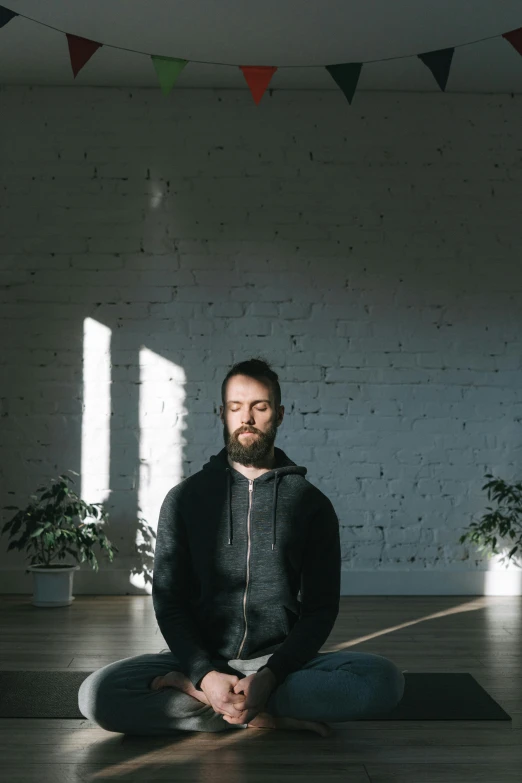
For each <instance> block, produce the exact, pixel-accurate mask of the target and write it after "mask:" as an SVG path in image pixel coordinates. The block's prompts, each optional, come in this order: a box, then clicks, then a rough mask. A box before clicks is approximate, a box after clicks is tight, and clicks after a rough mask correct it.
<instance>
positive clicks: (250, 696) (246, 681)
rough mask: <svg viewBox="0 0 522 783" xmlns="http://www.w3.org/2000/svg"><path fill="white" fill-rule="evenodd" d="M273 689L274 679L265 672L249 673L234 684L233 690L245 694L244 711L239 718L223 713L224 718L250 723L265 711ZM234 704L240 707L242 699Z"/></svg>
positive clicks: (230, 721)
mask: <svg viewBox="0 0 522 783" xmlns="http://www.w3.org/2000/svg"><path fill="white" fill-rule="evenodd" d="M263 671H265V669H263ZM273 689H274V683H273V681H272V680H271V679H270V678H269V677H268V676H266V675H263V672H255V673H254V674H249V675H248V677H243V679H241V680H239V681H238V682H237V683H236V684H235V685H234V687H233V689H232V691H231V692H233V693H237V694H240V693H243V694H244V696H245V698H244V701H243V711H242V712H241V713H240V714H239V715H238V716H237V718H232V717H230V715H223V719H224V720H226V721H227V723H249V722H250V721H252V720H254V718H255V717H256V715H258V714H259V713H260V712H262V711H263V709H264V707H265V705H266V702H267V701H268V699H269V698H270V694H271V693H272V691H273ZM234 706H235V707H237V708H238V709H239V708H240V706H241V700H238V701H237V702H234Z"/></svg>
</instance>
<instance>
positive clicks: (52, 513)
mask: <svg viewBox="0 0 522 783" xmlns="http://www.w3.org/2000/svg"><path fill="white" fill-rule="evenodd" d="M69 472H70V473H74V474H75V475H76V476H78V475H79V474H78V473H76V472H75V471H74V470H72V471H69ZM69 481H70V482H72V483H73V484H74V480H73V479H72V478H70V477H69V476H65V475H60V476H59V479H58V480H53V482H54V483H53V484H52V486H51V487H50V488H47V487H38V489H37V490H36V491H37V492H40V493H41V496H40V498H38V496H37V495H31V496H30V498H31V500H32V501H33V502H32V503H29V505H27V506H26V507H25V508H24V509H18V508H17V506H4V509H8V510H16V511H17V513H16V514H15V515H14V517H13V518H12V519H10V520H9V521H8V522H6V524H5V525H4V526H3V528H2V531H1V533H2V535H3V534H4V533H6V532H8V533H9V537H10V538H13V540H12V541H11V542H10V544H9V546H8V548H7V551H9V550H10V549H23V547H24V546H25V548H26V551H27V552H28V551H29V550H30V549H33V550H34V554H33V555H32V556H31V565H30V566H29V567H28V568H27V570H26V573H28V572H32V574H33V588H34V592H33V601H32V603H33V605H34V606H68V605H69V604H71V603H72V602H73V601H74V597H73V595H72V586H73V576H74V572H75V571H77V570H78V569H79V567H80V566H79V565H74V564H71V563H63V564H60V563H54V562H51V561H53V560H55V559H56V558H58V560H63V559H64V557H65V556H66V554H67V555H70V556H71V557H72V558H74V559H75V560H76V561H77V562H79V563H83V562H85V560H88V561H89V562H90V563H91V565H92V567H93V569H94V570H95V571H97V570H98V561H97V559H96V555H95V554H94V552H93V546H94V545H95V544H98V545H99V546H100V548H101V549H102V553H103V550H105V552H106V553H107V555H108V557H109V561H110V562H112V560H113V557H114V553H115V552H118V548H117V547H116V546H114V544H111V542H110V541H109V539H108V538H107V536H106V535H105V533H104V532H103V529H102V523H104V522H106V521H107V517H108V514H107V512H106V511H105V510H104V509H102V508H98V507H101V506H102V504H101V503H91V504H89V503H86V502H85V501H83V500H82V499H81V498H79V497H78V495H77V494H76V493H75V492H74V490H72V489H70V487H69V486H68V484H67V482H69ZM98 516H99V518H100V521H99V522H85V521H84V520H85V518H86V517H94V518H95V519H97V518H98ZM78 519H80V520H81V522H79V524H77V520H78ZM18 533H20V538H18V539H16V540H15V539H14V536H16V535H17V534H18Z"/></svg>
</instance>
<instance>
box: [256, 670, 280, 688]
mask: <svg viewBox="0 0 522 783" xmlns="http://www.w3.org/2000/svg"><path fill="white" fill-rule="evenodd" d="M258 674H259V676H260V677H265V678H266V679H267V680H268V681H269V682H270V683H271V684H272V687H274V686H275V685H277V679H276V676H275V674H274V672H273V671H272V669H270V668H269V667H268V666H265V668H264V669H261V671H259V672H258Z"/></svg>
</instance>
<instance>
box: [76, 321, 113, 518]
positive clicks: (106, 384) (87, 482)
mask: <svg viewBox="0 0 522 783" xmlns="http://www.w3.org/2000/svg"><path fill="white" fill-rule="evenodd" d="M111 334H112V333H111V330H110V329H109V328H108V327H107V326H105V325H104V324H101V323H99V322H98V321H95V320H94V319H93V318H86V319H85V320H84V323H83V412H82V443H81V470H80V475H81V497H82V499H83V500H85V502H86V503H103V502H104V501H105V500H107V499H108V497H109V495H110V486H109V484H110V437H111V432H110V428H111Z"/></svg>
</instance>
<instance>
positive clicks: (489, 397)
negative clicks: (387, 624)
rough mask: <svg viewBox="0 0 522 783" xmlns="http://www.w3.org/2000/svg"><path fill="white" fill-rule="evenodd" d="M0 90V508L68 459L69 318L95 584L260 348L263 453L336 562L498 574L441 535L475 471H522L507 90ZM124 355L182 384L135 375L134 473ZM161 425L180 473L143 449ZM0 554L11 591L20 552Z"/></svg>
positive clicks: (215, 446) (211, 437)
mask: <svg viewBox="0 0 522 783" xmlns="http://www.w3.org/2000/svg"><path fill="white" fill-rule="evenodd" d="M0 100H1V107H2V116H3V118H4V119H3V121H2V123H1V125H0V145H1V146H0V151H1V161H0V164H1V173H0V177H1V182H0V184H1V227H0V234H1V237H0V264H1V272H0V274H1V278H0V302H1V322H0V324H1V338H0V339H1V346H2V353H1V358H0V360H1V364H2V368H1V370H2V384H1V388H0V396H1V400H0V404H1V422H2V429H1V432H2V437H1V442H0V448H1V468H2V487H1V496H0V505H1V506H4V505H8V504H11V505H12V504H15V505H25V503H26V502H27V499H28V496H29V494H30V493H32V492H34V490H35V489H36V487H37V486H39V485H40V484H41V483H42V482H45V481H48V480H49V479H50V478H51V477H53V476H56V475H58V473H61V472H64V471H65V470H67V469H72V470H78V471H80V468H81V460H80V455H81V438H82V340H83V323H84V320H85V319H86V318H91V319H94V320H95V321H97V322H99V323H101V324H104V325H105V326H106V327H108V328H109V329H110V330H111V335H112V347H111V357H110V358H111V361H112V386H111V394H112V410H113V416H112V435H111V474H110V488H111V489H112V492H111V496H110V501H109V505H108V508H109V510H110V511H111V514H112V517H111V518H112V519H113V521H112V523H111V528H110V531H109V535H110V536H111V537H112V538H113V540H114V542H115V543H117V545H118V546H119V547H120V556H119V557H118V558H117V560H115V562H114V564H113V565H112V566H110V565H109V564H105V561H103V560H102V561H101V570H102V572H106V570H107V571H111V572H114V574H113V575H112V576H111V575H109V574H108V573H106V577H107V579H112V580H113V581H112V583H111V588H110V589H111V590H113V591H120V592H125V591H128V590H129V584H128V574H127V572H126V571H125V568H126V567H127V566H128V565H129V564H130V563H131V562H132V557H131V548H132V546H131V545H132V542H133V540H134V536H135V523H134V520H135V518H136V513H137V512H136V504H137V502H138V499H139V491H140V487H141V488H143V484H144V481H145V479H144V476H145V475H147V476H149V477H150V476H152V480H150V481H149V483H148V485H147V493H146V501H145V504H144V505H145V507H144V508H143V516H145V518H147V519H148V521H149V522H150V523H151V524H152V525H153V526H156V524H157V512H158V511H159V505H160V503H161V501H162V499H163V496H164V494H165V491H166V489H165V488H167V489H168V488H169V487H170V486H172V485H173V484H174V483H177V482H178V481H179V480H180V478H181V477H183V476H186V475H190V474H192V473H194V472H196V471H197V470H199V469H200V468H201V466H202V464H203V462H205V461H206V460H207V459H208V457H209V455H211V454H213V453H217V451H218V450H219V449H220V448H221V447H222V445H223V441H222V434H221V426H220V422H219V419H218V415H217V413H218V410H219V403H220V385H221V381H222V379H223V377H224V376H225V374H226V372H227V371H228V369H229V367H230V366H231V365H232V363H234V362H235V361H239V360H241V359H244V358H249V357H250V356H254V355H258V354H261V355H263V356H265V357H266V358H267V359H268V360H269V361H270V362H271V363H272V364H273V366H274V369H275V370H276V371H277V372H278V373H279V375H280V383H281V388H282V395H283V404H284V405H285V406H286V416H285V420H284V423H283V425H282V427H281V429H280V430H279V432H278V438H277V440H276V444H277V445H279V446H280V447H281V448H283V449H284V450H285V451H287V453H288V454H289V456H290V457H291V458H292V459H294V460H295V461H296V462H298V463H299V464H304V465H306V466H307V467H308V471H309V472H308V477H309V479H310V480H311V481H312V482H313V483H315V484H316V485H317V486H319V488H320V489H321V490H322V491H324V492H325V493H326V494H327V495H328V496H329V497H330V499H331V500H332V502H333V504H334V506H335V508H336V510H337V513H338V515H339V518H340V521H341V525H342V551H343V561H344V564H343V570H344V571H347V572H351V571H357V572H358V571H363V570H369V571H373V572H374V573H377V572H379V571H382V572H389V571H398V572H402V573H407V574H408V577H412V575H413V573H414V572H425V571H433V572H440V575H441V584H442V583H443V582H444V581H445V580H446V579H447V575H448V573H450V572H451V573H455V572H465V573H469V572H472V571H478V572H482V571H485V570H487V569H488V568H500V566H497V565H494V564H493V562H492V561H488V560H487V559H486V558H484V557H481V556H480V555H478V554H477V552H476V551H474V548H473V547H469V546H460V545H459V544H458V543H457V542H458V538H459V536H460V535H462V533H463V532H464V529H465V527H466V526H467V525H468V524H469V523H470V521H472V519H473V518H477V517H478V516H480V515H481V514H482V513H485V506H486V505H487V503H488V501H487V498H486V493H485V492H483V491H482V489H481V487H482V485H483V484H484V483H485V481H486V479H485V478H484V474H485V473H487V472H492V473H494V474H495V475H496V476H498V477H502V478H505V479H506V480H510V481H516V480H520V475H519V465H520V456H521V447H520V443H521V438H520V418H521V412H522V370H521V360H520V356H521V351H520V339H519V333H520V328H521V322H522V317H521V312H522V310H521V289H522V271H521V270H522V268H521V265H520V251H521V249H522V234H521V231H520V199H521V196H522V176H521V166H520V149H519V146H520V144H519V128H520V124H521V121H522V97H521V96H515V97H511V96H504V95H498V96H497V95H495V96H491V95H462V94H447V95H445V94H431V93H430V94H419V93H404V94H397V93H359V94H358V95H357V96H356V100H355V101H354V104H353V105H352V106H351V107H350V106H349V105H348V104H347V102H346V101H345V99H344V98H343V96H342V94H341V93H340V92H336V91H328V92H321V91H311V92H305V91H288V92H279V91H275V92H274V93H273V94H272V95H270V94H269V93H267V94H266V95H265V97H264V98H263V101H262V102H261V104H260V105H259V106H258V107H256V106H255V105H254V103H253V101H252V99H251V97H250V96H249V94H248V92H246V91H235V90H222V91H219V90H215V91H213V90H182V89H179V90H174V92H173V93H172V94H171V96H170V97H169V98H167V99H166V98H164V97H163V96H162V94H161V93H160V91H159V90H148V89H95V88H92V89H91V88H80V87H72V88H47V89H46V88H34V89H31V88H25V87H3V88H1V89H0ZM143 347H147V348H149V349H150V350H151V351H154V352H155V353H156V354H158V355H159V356H161V357H165V359H167V360H168V361H169V362H172V364H173V365H175V366H177V367H180V368H182V370H183V371H184V375H185V378H186V383H185V384H184V386H183V389H184V392H185V393H186V398H185V399H184V400H183V399H182V398H180V399H178V401H177V402H174V403H172V404H170V403H169V402H168V401H169V399H170V389H171V387H169V386H167V387H163V388H162V387H161V386H158V388H157V391H155V387H154V386H152V393H151V391H150V388H151V387H150V385H149V392H148V394H149V396H148V398H147V399H148V400H149V403H148V407H147V410H148V414H149V421H150V423H149V424H148V427H149V428H150V429H148V433H149V434H148V442H149V443H152V448H151V449H150V453H148V455H147V457H146V459H145V460H143V459H142V467H141V468H140V452H139V438H138V434H139V429H140V428H139V423H138V419H137V415H136V407H137V404H138V399H139V394H140V386H139V384H138V380H139V370H138V366H137V365H138V363H139V362H138V355H139V351H140V350H141V349H142V348H143ZM172 383H175V381H173V382H172ZM165 400H167V405H166V407H165ZM174 421H178V422H180V421H183V422H184V425H183V426H182V427H181V429H183V434H182V436H181V437H180V435H179V432H178V434H177V435H176V437H175V438H174V440H173V441H172V442H173V443H178V444H179V445H178V446H177V451H178V457H179V464H180V466H181V472H180V473H179V475H177V474H176V471H175V467H173V463H172V462H171V461H169V455H171V453H172V449H171V448H168V449H167V450H166V452H165V451H164V450H163V449H160V448H159V446H158V449H157V451H156V449H155V448H154V443H155V440H154V439H155V438H157V439H158V440H160V439H161V437H162V434H163V433H164V432H165V430H166V429H168V428H169V427H172V426H173V422H174ZM176 438H177V440H176ZM160 452H161V453H160ZM144 462H145V465H143V463H144ZM145 468H146V472H145V473H143V472H140V470H141V471H143V470H144V469H145ZM77 488H78V487H77ZM98 489H99V492H103V491H104V490H105V495H104V497H105V496H106V494H107V490H108V489H109V487H103V486H100V487H98ZM142 499H143V496H142ZM86 500H88V501H90V502H94V501H96V500H98V498H95V497H88V498H86ZM10 515H11V514H10V513H7V512H3V516H2V524H3V522H4V521H5V520H6V519H7V518H9V517H10ZM111 534H112V535H111ZM0 543H1V550H0V575H1V573H3V574H4V579H3V581H2V580H1V579H0V588H1V589H3V590H4V591H10V590H11V589H13V590H15V591H16V589H18V588H15V587H13V585H14V583H15V581H16V580H14V581H13V573H14V571H15V570H17V573H18V572H19V571H20V569H21V568H22V566H23V563H24V560H23V557H22V554H21V553H17V552H14V553H13V552H9V553H7V552H6V548H7V543H8V542H7V538H6V537H5V536H4V537H3V538H2V540H1V542H0ZM1 569H3V571H2V570H1ZM84 571H89V572H90V569H87V568H86V567H85V566H82V571H81V572H78V573H77V574H76V577H75V579H76V583H75V584H77V586H78V589H77V592H81V590H82V584H83V583H82V581H81V579H82V573H83V572H84ZM6 574H10V576H9V577H6ZM408 577H406V578H408ZM96 578H97V579H98V580H99V579H100V578H101V577H100V574H98V575H97V577H96ZM24 579H26V580H27V579H28V577H25V576H24ZM84 579H86V580H87V579H88V576H85V575H84ZM355 583H356V582H355V580H354V584H355ZM17 584H18V587H19V583H17ZM24 584H25V585H26V586H27V585H28V584H29V583H28V582H24ZM85 584H87V582H85ZM107 584H108V582H107ZM430 589H431V588H430ZM130 591H131V592H132V588H131V590H130ZM442 591H444V590H442Z"/></svg>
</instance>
